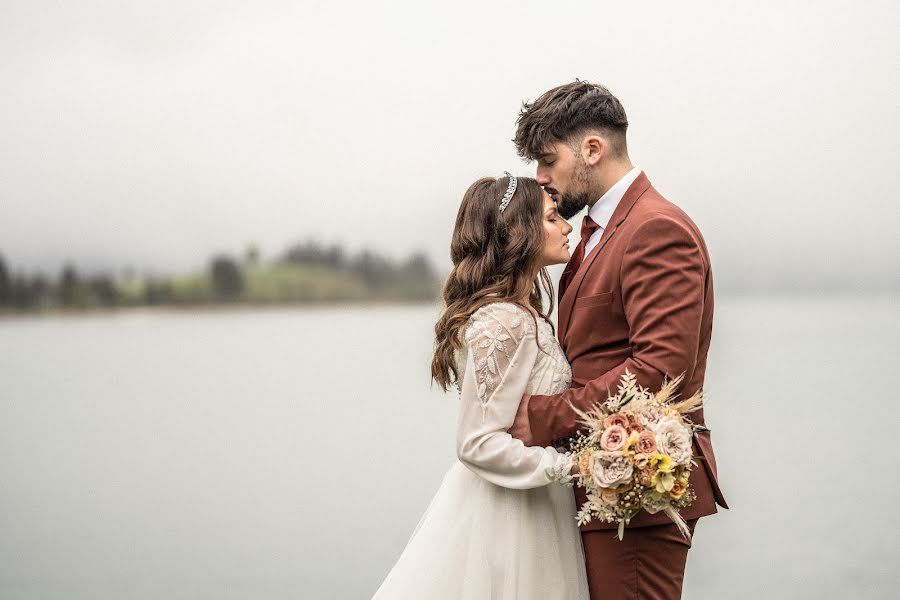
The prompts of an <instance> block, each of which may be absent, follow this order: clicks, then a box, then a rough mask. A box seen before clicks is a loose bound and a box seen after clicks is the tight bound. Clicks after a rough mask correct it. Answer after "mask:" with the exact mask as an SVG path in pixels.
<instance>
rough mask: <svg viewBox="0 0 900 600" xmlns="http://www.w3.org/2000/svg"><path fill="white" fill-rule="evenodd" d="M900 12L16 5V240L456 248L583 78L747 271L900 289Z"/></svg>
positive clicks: (713, 5) (8, 45)
mask: <svg viewBox="0 0 900 600" xmlns="http://www.w3.org/2000/svg"><path fill="white" fill-rule="evenodd" d="M898 25H900V10H898V8H897V4H896V3H895V2H865V3H849V2H833V1H827V2H804V3H800V2H742V3H740V4H739V5H738V4H737V3H730V2H714V1H710V2H678V3H674V2H641V3H624V2H623V3H615V4H612V3H604V2H597V1H594V2H585V3H562V2H560V3H549V2H546V1H545V2H524V1H518V2H485V1H481V2H452V3H449V2H444V3H425V2H392V3H372V2H355V3H345V2H329V3H303V2H282V3H272V2H254V3H234V4H229V3H226V2H200V1H196V0H183V1H180V2H171V3H167V2H158V1H154V2H150V1H141V2H127V1H119V2H71V3H56V2H52V3H51V2H35V1H27V2H20V1H14V2H9V1H3V2H2V3H0V85H2V92H0V134H2V135H0V252H2V253H3V255H4V256H5V257H6V259H7V261H8V262H10V263H12V264H13V265H15V266H17V267H21V268H28V269H32V268H44V269H49V270H51V271H55V270H56V269H58V268H59V266H60V265H61V263H62V261H63V260H66V259H70V260H73V261H75V262H76V264H79V265H83V266H85V267H91V268H98V267H110V268H116V269H118V268H121V267H123V266H125V265H129V264H130V265H134V266H136V267H138V268H145V267H146V268H152V269H158V270H176V269H177V270H185V269H190V268H195V267H200V266H202V265H203V264H204V262H205V260H206V258H207V257H208V256H209V255H210V254H211V253H213V252H216V251H233V252H236V253H237V252H240V251H241V250H242V249H243V248H244V247H245V246H246V245H247V244H248V243H250V242H256V243H258V244H259V245H260V246H261V248H262V251H263V255H264V257H265V256H272V255H273V254H275V253H277V252H279V251H281V250H282V249H283V248H284V247H285V246H287V245H288V244H289V243H291V242H293V241H296V240H300V239H304V238H307V237H314V238H316V239H318V240H320V241H323V242H340V243H342V244H344V245H345V246H346V247H347V249H348V251H354V250H357V249H359V248H361V247H363V246H369V247H373V248H377V249H379V250H382V251H384V252H388V253H390V254H391V255H394V256H402V255H405V254H407V253H409V252H411V251H413V250H416V249H422V250H425V251H426V252H427V253H428V255H429V256H431V257H432V258H433V259H434V260H435V261H436V262H437V263H438V264H440V265H442V266H445V265H447V264H449V261H448V258H447V244H448V241H449V235H450V230H451V228H452V223H453V218H454V216H455V213H456V208H457V206H458V202H459V198H460V197H461V195H462V192H463V191H464V190H465V188H466V187H467V186H468V184H469V183H470V182H471V181H472V180H473V179H474V178H476V177H478V176H481V175H485V174H500V173H502V171H503V170H504V169H509V170H512V171H515V172H517V173H519V174H532V173H533V166H532V165H527V164H524V163H522V162H521V161H520V160H519V159H518V158H517V157H516V155H515V152H514V150H513V147H512V144H511V142H510V141H509V140H510V138H511V137H512V133H513V127H514V120H515V117H516V114H517V111H518V108H519V105H520V103H521V102H522V101H523V100H525V99H533V98H534V97H536V96H537V95H539V94H540V93H541V92H542V91H544V90H545V89H547V88H549V87H551V86H553V85H557V84H559V83H562V82H565V81H569V80H571V79H573V78H574V77H580V78H583V79H588V80H593V81H599V82H603V83H605V84H607V85H608V86H609V87H610V88H611V89H612V90H613V92H614V93H616V94H617V95H618V96H619V97H620V99H621V100H622V102H623V103H624V105H625V108H626V110H627V112H628V115H629V119H630V122H631V128H630V130H629V136H630V140H629V145H630V149H631V156H632V159H633V160H634V162H635V163H636V164H638V165H640V166H642V167H643V168H644V169H645V170H646V171H647V173H648V175H649V176H650V179H651V181H653V182H654V184H655V185H656V186H657V188H659V189H660V190H661V191H662V192H663V193H664V194H665V195H667V196H668V197H669V198H670V199H671V200H673V201H675V202H676V203H678V204H680V205H681V206H683V207H684V208H685V209H686V210H687V211H688V212H689V214H691V215H692V216H693V217H694V219H695V220H696V221H697V222H698V223H699V225H700V227H701V229H702V230H703V232H704V234H705V236H706V238H707V241H708V243H709V245H710V249H711V251H712V254H713V260H714V266H715V269H716V275H717V279H718V280H719V281H720V282H721V283H724V284H725V285H726V286H741V287H745V286H747V285H755V284H758V283H762V282H766V281H770V282H776V283H781V284H785V285H790V284H794V283H797V284H800V285H816V284H824V285H834V284H836V283H844V284H847V285H848V286H849V287H856V286H862V285H865V286H868V287H894V288H900V249H898V242H897V238H898V235H897V231H898V230H900V210H898V204H897V196H898V192H900V169H898V168H897V167H896V165H895V163H896V161H897V158H898V154H900V153H898V136H900V119H898V108H900V85H898V83H900V73H898V72H900V69H898V67H900V42H898V35H897V31H898ZM576 221H577V219H576ZM576 224H577V223H576Z"/></svg>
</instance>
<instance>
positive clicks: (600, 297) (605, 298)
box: [574, 292, 613, 308]
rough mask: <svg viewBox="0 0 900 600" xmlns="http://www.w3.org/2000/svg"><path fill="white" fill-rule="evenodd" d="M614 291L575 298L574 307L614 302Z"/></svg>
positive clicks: (603, 304) (604, 304)
mask: <svg viewBox="0 0 900 600" xmlns="http://www.w3.org/2000/svg"><path fill="white" fill-rule="evenodd" d="M612 298H613V293H612V292H603V293H602V294H592V295H590V296H582V297H580V298H575V306H574V308H588V307H590V306H606V305H608V304H612Z"/></svg>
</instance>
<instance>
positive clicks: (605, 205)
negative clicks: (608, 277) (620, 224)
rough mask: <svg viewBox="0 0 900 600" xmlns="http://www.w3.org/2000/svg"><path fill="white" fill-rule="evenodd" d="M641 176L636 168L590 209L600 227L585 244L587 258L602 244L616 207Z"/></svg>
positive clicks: (590, 214) (589, 213)
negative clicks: (604, 232)
mask: <svg viewBox="0 0 900 600" xmlns="http://www.w3.org/2000/svg"><path fill="white" fill-rule="evenodd" d="M640 174H641V168H640V167H634V168H633V169H631V170H630V171H628V172H627V173H626V174H625V176H624V177H622V179H620V180H619V181H617V182H616V183H615V185H613V186H612V187H611V188H609V189H608V190H607V191H606V193H605V194H603V196H601V197H600V199H599V200H597V201H596V202H594V205H593V206H592V207H591V208H590V209H588V215H589V216H590V217H591V218H592V219H593V220H594V223H596V224H597V225H599V226H600V227H599V228H598V229H597V231H595V232H594V233H593V235H591V237H590V239H589V240H588V242H587V244H585V246H584V255H585V257H586V256H587V255H588V254H590V253H591V250H593V249H594V248H596V247H597V244H599V243H600V237H601V236H602V235H603V231H604V230H605V229H606V227H607V225H609V219H610V218H611V217H612V214H613V212H614V211H615V210H616V207H617V206H619V202H621V201H622V196H624V195H625V192H627V191H628V188H630V187H631V184H632V183H634V180H635V179H637V178H638V175H640Z"/></svg>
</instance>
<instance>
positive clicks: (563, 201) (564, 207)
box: [556, 191, 591, 219]
mask: <svg viewBox="0 0 900 600" xmlns="http://www.w3.org/2000/svg"><path fill="white" fill-rule="evenodd" d="M590 198H591V197H590V195H589V194H588V193H587V192H586V191H584V192H580V193H577V194H562V195H561V196H560V198H559V204H557V205H556V210H557V212H559V216H561V217H562V218H563V219H571V218H572V217H574V216H575V215H577V214H578V212H579V211H580V210H581V209H582V208H584V207H585V206H587V205H588V204H589V203H590V201H591V200H590Z"/></svg>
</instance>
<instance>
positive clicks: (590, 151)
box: [581, 135, 609, 167]
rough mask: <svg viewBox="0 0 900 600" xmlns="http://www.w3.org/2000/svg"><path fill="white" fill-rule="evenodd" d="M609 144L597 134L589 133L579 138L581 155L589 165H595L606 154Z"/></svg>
mask: <svg viewBox="0 0 900 600" xmlns="http://www.w3.org/2000/svg"><path fill="white" fill-rule="evenodd" d="M608 150H609V145H608V144H607V143H606V140H604V139H603V138H602V137H600V136H599V135H589V136H586V137H585V138H584V139H583V140H581V157H582V158H583V159H584V162H585V163H587V164H588V165H589V166H592V167H593V166H595V165H596V164H597V163H599V162H600V159H601V158H603V157H604V156H606V153H607V151H608Z"/></svg>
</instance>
